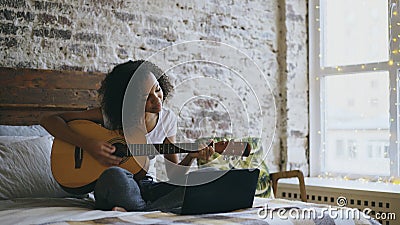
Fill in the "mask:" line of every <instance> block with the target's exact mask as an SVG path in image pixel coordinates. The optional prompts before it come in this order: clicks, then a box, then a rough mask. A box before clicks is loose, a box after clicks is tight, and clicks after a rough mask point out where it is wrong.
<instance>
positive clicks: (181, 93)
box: [0, 0, 308, 173]
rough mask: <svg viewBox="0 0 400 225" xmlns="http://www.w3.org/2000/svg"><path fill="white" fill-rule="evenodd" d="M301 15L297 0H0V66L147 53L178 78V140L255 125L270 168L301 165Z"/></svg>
mask: <svg viewBox="0 0 400 225" xmlns="http://www.w3.org/2000/svg"><path fill="white" fill-rule="evenodd" d="M306 21H307V2H306V1H301V0H286V1H280V0H279V1H278V0H276V1H264V0H243V1H233V0H227V1H217V0H204V1H194V0H192V1H183V0H177V1H158V0H144V1H120V0H108V1H105V0H101V1H94V0H62V1H61V0H52V1H43V0H0V43H1V45H0V46H1V51H0V66H7V67H25V68H40V69H61V70H80V71H100V72H108V71H110V70H111V68H112V67H113V66H114V65H116V64H118V63H121V62H124V61H127V60H129V59H133V60H134V59H149V60H150V61H153V62H154V63H156V64H159V65H160V66H161V67H162V68H163V69H165V70H168V74H169V75H170V77H171V79H172V81H173V83H174V85H175V86H176V87H177V89H176V92H175V93H173V95H172V97H171V99H169V101H168V102H167V105H168V106H169V107H170V108H172V109H173V110H174V111H175V112H176V113H177V114H178V115H179V121H178V122H179V123H178V126H179V132H178V140H183V141H186V140H187V141H192V140H194V139H196V138H199V137H204V136H210V135H214V136H221V135H228V136H232V137H237V138H240V137H243V136H257V135H260V136H261V137H262V140H263V141H262V144H263V146H264V149H265V150H266V151H269V153H268V155H267V159H266V160H267V162H268V165H269V167H270V169H271V170H272V171H276V170H281V169H287V168H289V169H294V168H301V169H303V170H304V171H305V172H306V173H307V172H308V166H307V154H308V100H307V98H308V87H307V32H306V31H307V23H306ZM190 41H195V42H193V43H191V44H190V43H188V42H190ZM199 41H202V42H199ZM211 41H212V42H211Z"/></svg>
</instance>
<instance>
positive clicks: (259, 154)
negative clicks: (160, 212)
mask: <svg viewBox="0 0 400 225" xmlns="http://www.w3.org/2000/svg"><path fill="white" fill-rule="evenodd" d="M210 139H212V140H213V141H214V142H219V141H227V140H228V139H227V138H224V137H213V138H201V139H199V140H197V141H198V142H207V141H208V140H210ZM241 141H243V142H248V143H249V144H250V146H251V153H250V155H249V156H248V157H245V158H243V159H241V158H240V157H239V158H237V157H236V158H235V157H230V156H225V155H220V154H219V153H214V154H213V155H212V156H211V157H210V159H209V160H208V161H207V160H197V166H198V167H199V168H206V167H213V168H217V169H220V170H229V169H233V168H236V169H248V168H258V169H260V175H259V177H258V183H257V189H256V194H255V195H256V196H257V197H262V198H270V197H273V194H272V187H271V185H270V177H269V171H268V167H267V164H266V163H265V161H264V159H263V157H264V151H263V149H262V147H261V146H260V139H259V138H255V137H249V138H244V139H241Z"/></svg>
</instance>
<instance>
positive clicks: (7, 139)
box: [0, 136, 40, 144]
mask: <svg viewBox="0 0 400 225" xmlns="http://www.w3.org/2000/svg"><path fill="white" fill-rule="evenodd" d="M38 137H40V136H0V143H3V144H10V143H13V142H19V141H25V140H29V139H35V138H38Z"/></svg>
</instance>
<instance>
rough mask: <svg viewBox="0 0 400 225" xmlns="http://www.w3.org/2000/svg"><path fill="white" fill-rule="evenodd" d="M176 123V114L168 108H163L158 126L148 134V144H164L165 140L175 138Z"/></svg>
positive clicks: (159, 115)
mask: <svg viewBox="0 0 400 225" xmlns="http://www.w3.org/2000/svg"><path fill="white" fill-rule="evenodd" d="M176 122H177V119H176V115H175V113H174V112H172V110H170V109H168V108H162V109H161V112H160V113H159V114H158V121H157V124H156V126H155V127H154V128H153V130H151V131H150V132H149V133H147V134H146V140H147V144H162V143H163V142H164V140H165V138H167V137H171V136H175V135H176V130H177V124H176Z"/></svg>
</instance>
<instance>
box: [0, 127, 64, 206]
mask: <svg viewBox="0 0 400 225" xmlns="http://www.w3.org/2000/svg"><path fill="white" fill-rule="evenodd" d="M52 143H53V137H52V136H50V135H47V136H43V137H38V138H34V139H28V140H22V141H17V142H9V143H0V199H13V198H23V197H68V196H72V195H71V194H68V193H67V192H65V191H64V190H63V189H62V188H61V187H60V186H59V185H58V183H57V182H56V181H55V180H54V178H53V176H52V173H51V167H50V154H51V147H52Z"/></svg>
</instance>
